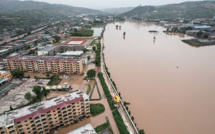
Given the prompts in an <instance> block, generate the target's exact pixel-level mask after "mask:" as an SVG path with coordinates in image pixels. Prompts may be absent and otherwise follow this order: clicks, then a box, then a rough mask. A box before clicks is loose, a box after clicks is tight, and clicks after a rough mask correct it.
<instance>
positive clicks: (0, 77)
mask: <svg viewBox="0 0 215 134" xmlns="http://www.w3.org/2000/svg"><path fill="white" fill-rule="evenodd" d="M11 78H12V76H11V73H10V71H2V70H0V84H2V83H3V82H5V81H8V80H9V79H11Z"/></svg>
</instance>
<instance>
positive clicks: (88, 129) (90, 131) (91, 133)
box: [67, 124, 97, 134]
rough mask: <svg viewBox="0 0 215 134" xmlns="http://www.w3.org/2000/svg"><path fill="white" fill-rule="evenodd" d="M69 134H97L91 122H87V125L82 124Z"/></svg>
mask: <svg viewBox="0 0 215 134" xmlns="http://www.w3.org/2000/svg"><path fill="white" fill-rule="evenodd" d="M67 134H97V133H96V131H95V130H94V128H93V127H92V125H91V124H87V125H85V126H81V127H79V128H76V129H74V130H72V131H70V132H69V133H67Z"/></svg>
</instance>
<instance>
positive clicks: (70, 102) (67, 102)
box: [14, 97, 83, 123]
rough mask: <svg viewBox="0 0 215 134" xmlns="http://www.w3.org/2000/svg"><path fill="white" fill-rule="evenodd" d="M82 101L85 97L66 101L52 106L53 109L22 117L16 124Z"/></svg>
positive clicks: (15, 120) (17, 119)
mask: <svg viewBox="0 0 215 134" xmlns="http://www.w3.org/2000/svg"><path fill="white" fill-rule="evenodd" d="M81 100H83V97H79V98H76V99H73V100H70V101H64V102H63V103H61V104H58V105H55V106H51V107H49V108H46V109H41V110H37V111H36V112H34V113H31V114H28V115H25V116H22V117H19V118H16V119H14V123H17V122H20V121H23V120H26V119H29V118H33V117H35V116H37V115H38V114H41V113H47V112H48V111H51V110H54V109H57V108H61V107H63V106H64V105H66V104H72V103H75V102H78V101H81Z"/></svg>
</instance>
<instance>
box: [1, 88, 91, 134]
mask: <svg viewBox="0 0 215 134" xmlns="http://www.w3.org/2000/svg"><path fill="white" fill-rule="evenodd" d="M89 116H90V106H89V97H88V95H87V94H86V93H85V92H84V91H83V90H77V91H75V92H72V93H69V94H65V95H62V96H59V97H57V98H53V99H51V100H46V101H42V102H40V103H36V104H32V105H30V106H26V107H23V108H20V109H17V110H13V111H10V112H6V113H5V114H4V115H1V116H0V134H47V133H49V132H50V131H51V130H53V129H55V128H58V127H59V126H63V125H69V124H73V123H75V122H77V121H80V120H81V119H83V118H86V117H89Z"/></svg>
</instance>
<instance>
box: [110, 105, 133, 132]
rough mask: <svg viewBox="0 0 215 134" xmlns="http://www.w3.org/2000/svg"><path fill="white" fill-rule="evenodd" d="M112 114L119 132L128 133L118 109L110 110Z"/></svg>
mask: <svg viewBox="0 0 215 134" xmlns="http://www.w3.org/2000/svg"><path fill="white" fill-rule="evenodd" d="M112 114H113V117H114V120H115V122H116V124H117V127H118V129H119V132H120V134H129V132H128V130H127V127H126V126H125V124H124V122H123V119H122V117H121V115H120V113H119V111H118V110H117V109H116V110H114V111H113V112H112Z"/></svg>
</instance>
